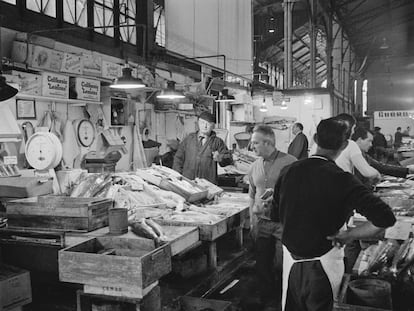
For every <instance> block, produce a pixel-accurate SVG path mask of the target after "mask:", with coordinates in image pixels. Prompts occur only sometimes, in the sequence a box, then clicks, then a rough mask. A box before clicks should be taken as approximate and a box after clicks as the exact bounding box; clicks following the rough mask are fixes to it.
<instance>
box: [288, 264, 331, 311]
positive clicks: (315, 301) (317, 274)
mask: <svg viewBox="0 0 414 311" xmlns="http://www.w3.org/2000/svg"><path fill="white" fill-rule="evenodd" d="M332 309H333V294H332V287H331V284H330V282H329V279H328V276H327V275H326V273H325V271H324V270H323V268H322V265H321V262H320V261H319V260H315V261H307V262H300V263H295V264H293V266H292V269H291V270H290V275H289V286H288V292H287V299H286V306H285V311H332Z"/></svg>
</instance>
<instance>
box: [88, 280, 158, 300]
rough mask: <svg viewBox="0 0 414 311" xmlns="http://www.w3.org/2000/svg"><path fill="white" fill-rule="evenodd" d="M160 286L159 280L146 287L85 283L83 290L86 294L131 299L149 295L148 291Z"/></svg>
mask: <svg viewBox="0 0 414 311" xmlns="http://www.w3.org/2000/svg"><path fill="white" fill-rule="evenodd" d="M156 286H158V281H156V282H154V283H152V284H151V285H149V286H147V287H146V288H139V287H132V286H131V287H128V288H125V287H124V288H123V287H114V286H93V285H84V286H83V292H84V293H85V294H94V295H105V296H108V297H124V298H131V299H142V298H144V297H145V296H147V295H148V293H149V292H150V291H151V290H152V289H153V288H154V287H156Z"/></svg>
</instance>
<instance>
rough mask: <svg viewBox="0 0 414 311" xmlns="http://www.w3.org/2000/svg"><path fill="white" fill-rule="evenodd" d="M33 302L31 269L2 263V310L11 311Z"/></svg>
mask: <svg viewBox="0 0 414 311" xmlns="http://www.w3.org/2000/svg"><path fill="white" fill-rule="evenodd" d="M30 302H32V289H31V283H30V273H29V271H26V270H23V269H20V268H17V267H13V266H9V265H4V264H0V310H3V311H6V310H7V311H9V310H12V309H14V308H17V307H20V306H23V305H26V304H28V303H30Z"/></svg>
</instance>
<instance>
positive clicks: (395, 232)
mask: <svg viewBox="0 0 414 311" xmlns="http://www.w3.org/2000/svg"><path fill="white" fill-rule="evenodd" d="M411 226H412V224H411V222H406V221H398V220H397V222H396V223H395V225H394V226H392V227H391V228H388V229H387V230H386V231H385V238H386V239H396V240H406V239H408V236H409V235H410V232H411Z"/></svg>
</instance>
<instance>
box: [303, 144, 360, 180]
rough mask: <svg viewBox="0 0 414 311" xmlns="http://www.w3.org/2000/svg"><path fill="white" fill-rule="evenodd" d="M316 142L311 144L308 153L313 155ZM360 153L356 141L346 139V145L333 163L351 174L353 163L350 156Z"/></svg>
mask: <svg viewBox="0 0 414 311" xmlns="http://www.w3.org/2000/svg"><path fill="white" fill-rule="evenodd" d="M316 147H317V145H316V144H313V146H312V149H311V151H310V154H311V155H313V154H315V153H316ZM358 154H361V155H362V152H361V149H359V147H358V145H357V144H356V142H354V141H353V140H350V139H348V146H346V148H345V149H344V150H343V151H342V152H341V154H340V155H339V157H338V158H337V159H336V161H335V163H336V165H338V166H339V167H340V168H342V169H343V170H344V171H345V172H349V173H351V174H353V173H354V164H353V163H352V158H353V156H355V155H358Z"/></svg>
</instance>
